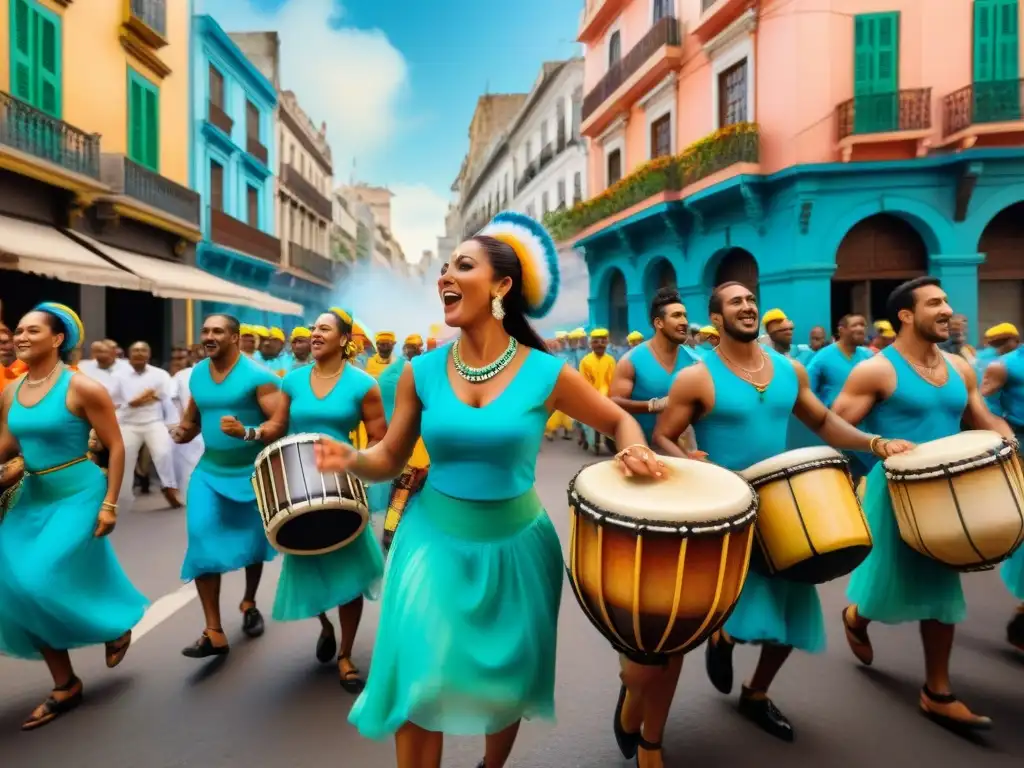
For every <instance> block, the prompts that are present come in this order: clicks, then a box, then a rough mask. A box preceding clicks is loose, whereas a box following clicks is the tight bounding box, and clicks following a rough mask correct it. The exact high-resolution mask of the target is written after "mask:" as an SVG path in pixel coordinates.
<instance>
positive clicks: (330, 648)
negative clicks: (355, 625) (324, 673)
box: [316, 627, 338, 664]
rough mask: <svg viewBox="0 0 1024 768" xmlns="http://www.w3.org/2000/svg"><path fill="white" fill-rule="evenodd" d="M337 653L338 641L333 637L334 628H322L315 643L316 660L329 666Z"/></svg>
mask: <svg viewBox="0 0 1024 768" xmlns="http://www.w3.org/2000/svg"><path fill="white" fill-rule="evenodd" d="M337 652H338V640H337V638H336V637H335V635H334V627H331V628H330V629H329V630H328V629H327V628H326V627H323V628H322V629H321V630H320V637H318V638H317V641H316V660H317V661H319V662H320V663H321V664H329V663H330V661H331V659H333V658H334V654H336V653H337Z"/></svg>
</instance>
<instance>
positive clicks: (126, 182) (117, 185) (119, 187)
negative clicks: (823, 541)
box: [100, 154, 200, 227]
mask: <svg viewBox="0 0 1024 768" xmlns="http://www.w3.org/2000/svg"><path fill="white" fill-rule="evenodd" d="M100 180H101V181H102V182H103V183H104V184H106V185H107V186H109V187H110V188H111V189H112V190H113V191H114V192H116V193H118V194H120V195H125V196H126V197H130V198H133V199H134V200H138V201H139V202H141V203H145V204H146V205H148V206H151V207H153V208H156V209H157V210H160V211H163V212H164V213H169V214H170V215H171V216H176V217H177V218H179V219H182V220H184V221H187V222H188V223H189V224H193V225H194V226H196V227H199V226H200V221H199V193H198V192H195V191H193V190H191V189H189V188H188V187H183V186H182V185H181V184H178V183H176V182H174V181H171V180H170V179H168V178H166V177H165V176H161V175H160V174H159V173H154V172H153V171H151V170H149V169H148V168H144V167H143V166H141V165H139V164H138V163H136V162H134V161H132V160H129V159H128V158H127V157H125V156H124V155H114V154H103V155H102V156H101V158H100Z"/></svg>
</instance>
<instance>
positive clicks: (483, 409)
mask: <svg viewBox="0 0 1024 768" xmlns="http://www.w3.org/2000/svg"><path fill="white" fill-rule="evenodd" d="M557 270H558V256H557V251H556V250H555V246H554V243H553V242H552V241H551V238H550V236H549V235H548V234H547V232H546V231H545V230H544V228H543V227H542V226H541V225H540V224H539V223H537V222H535V221H533V220H532V219H529V218H528V217H526V216H523V215H521V214H515V213H510V212H504V213H501V214H498V216H497V217H495V219H494V221H493V222H492V223H491V224H490V225H488V226H487V227H486V228H485V229H484V230H483V232H482V233H481V234H479V235H477V236H475V237H474V238H472V239H470V240H468V241H466V242H464V243H462V244H461V245H460V246H459V247H458V249H456V251H455V253H454V254H453V256H452V259H451V262H450V263H448V264H446V265H445V266H444V267H443V268H442V272H441V277H440V278H439V280H438V293H439V294H440V295H441V299H442V301H443V302H444V315H445V322H446V323H447V324H448V325H449V326H451V327H453V328H458V329H459V331H460V332H461V335H460V337H459V339H458V341H456V342H455V343H454V344H452V345H450V346H445V347H442V348H440V349H437V350H435V351H433V352H428V353H426V354H424V355H420V356H419V357H416V358H415V359H413V360H412V362H411V363H407V364H406V365H405V369H404V371H403V372H402V375H401V379H400V380H399V383H398V390H397V395H396V404H395V412H394V418H393V419H392V421H391V423H390V425H389V426H388V431H387V434H386V435H385V436H384V439H383V440H382V441H381V442H380V443H378V444H377V445H376V446H374V447H373V448H370V449H368V450H365V451H358V452H357V451H355V450H353V449H352V447H351V446H349V445H347V444H345V443H343V442H340V441H333V440H324V441H323V442H322V443H321V444H320V445H318V446H317V456H318V463H319V466H320V468H321V469H322V470H326V471H340V470H349V471H354V472H355V473H356V474H357V475H359V476H360V477H363V478H365V479H367V480H370V481H375V482H379V481H382V480H387V479H389V478H392V477H395V476H397V475H398V474H399V473H400V472H401V471H402V470H403V469H404V467H405V466H406V464H407V462H408V460H409V457H410V456H411V455H412V452H413V447H414V445H415V443H416V440H417V438H418V437H419V436H420V435H421V434H422V436H423V440H424V442H425V443H426V448H427V451H428V452H429V453H430V460H431V466H430V473H429V474H428V476H427V482H426V484H425V485H424V487H423V489H422V490H421V491H420V492H419V494H417V495H416V496H415V497H414V498H413V500H412V502H411V503H410V505H409V507H408V509H407V511H406V512H405V515H404V517H403V518H402V524H401V525H400V526H399V527H398V530H397V533H396V534H395V538H394V541H393V543H392V546H391V551H390V554H389V556H388V561H387V566H386V570H385V576H384V593H383V598H382V604H381V617H380V626H379V629H378V632H377V643H376V647H375V649H374V654H373V661H372V663H371V665H370V673H369V677H368V679H367V682H366V690H365V691H363V693H362V695H361V696H360V697H359V699H358V700H357V701H356V703H355V706H354V707H353V708H352V712H351V714H350V716H349V720H350V721H351V722H352V723H353V724H355V725H356V727H357V728H358V729H359V732H360V733H361V734H363V735H364V736H367V737H370V738H378V739H379V738H384V737H386V736H388V735H391V734H394V735H395V744H396V753H397V764H398V768H438V767H439V766H440V765H441V752H442V747H443V739H444V734H450V735H463V736H469V735H486V757H485V760H484V762H482V763H481V765H486V766H487V768H501V766H504V765H505V763H506V761H507V760H508V758H509V755H510V753H511V751H512V747H513V744H514V742H515V738H516V735H517V733H518V731H519V723H520V721H521V720H522V718H524V717H525V718H531V719H532V718H545V719H551V718H552V717H553V715H554V687H555V640H556V633H557V623H558V609H559V603H560V600H561V595H562V579H563V564H562V549H561V545H560V543H559V540H558V536H557V534H556V533H555V529H554V526H553V525H552V524H551V521H550V520H549V519H548V516H547V514H546V513H545V512H544V509H543V507H542V505H541V502H540V499H539V497H538V495H537V492H536V490H535V489H534V487H533V486H534V470H535V466H536V462H537V455H538V452H539V451H540V446H541V443H542V442H543V438H544V425H545V422H546V421H547V419H548V414H549V413H550V412H551V411H552V410H554V409H558V410H561V411H563V412H564V413H566V414H567V415H569V416H572V417H574V418H576V419H580V420H585V421H586V422H587V423H588V424H590V425H592V426H594V427H596V428H597V429H598V430H599V431H601V432H604V433H606V434H612V435H614V436H615V438H616V440H617V441H618V442H619V444H620V445H626V446H630V447H629V448H628V449H627V450H625V451H623V452H621V454H620V458H621V461H620V466H622V467H623V469H624V470H626V471H628V472H630V473H633V474H635V475H642V476H653V475H656V474H660V473H661V466H660V464H659V462H658V461H657V458H656V456H655V455H654V453H653V452H652V451H650V450H649V449H648V448H647V447H646V445H644V443H643V433H642V432H641V430H640V427H639V426H638V425H637V423H636V421H634V420H633V419H632V418H630V416H629V415H628V414H626V413H625V411H623V410H622V409H621V408H619V407H618V406H616V405H615V404H614V403H612V401H611V400H609V399H608V398H606V397H602V396H601V395H599V394H598V393H597V391H596V390H594V389H593V388H592V387H591V386H590V385H588V384H587V383H586V381H584V379H583V377H582V376H581V375H580V374H579V373H578V372H576V371H574V370H572V369H571V368H569V367H568V366H566V365H565V363H564V362H563V361H562V360H560V359H559V358H557V357H555V356H554V355H550V354H548V353H547V351H546V348H545V344H544V341H543V339H541V338H540V337H539V336H538V335H537V333H536V332H535V331H534V330H533V328H532V327H531V326H530V324H529V322H528V321H527V315H526V313H527V312H529V313H530V315H531V316H535V317H539V316H543V315H544V314H546V313H547V312H548V311H550V308H551V306H552V304H553V303H554V300H555V296H556V294H557V289H558V271H557ZM524 276H525V278H526V279H524Z"/></svg>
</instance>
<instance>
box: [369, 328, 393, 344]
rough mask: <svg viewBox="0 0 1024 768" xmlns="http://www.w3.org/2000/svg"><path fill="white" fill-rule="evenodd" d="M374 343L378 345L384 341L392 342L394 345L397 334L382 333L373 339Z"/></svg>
mask: <svg viewBox="0 0 1024 768" xmlns="http://www.w3.org/2000/svg"><path fill="white" fill-rule="evenodd" d="M373 339H374V341H375V342H377V343H378V344H379V343H380V342H382V341H390V342H391V343H392V344H394V343H395V334H393V333H392V332H391V331H380V332H378V333H377V335H376V336H374V337H373Z"/></svg>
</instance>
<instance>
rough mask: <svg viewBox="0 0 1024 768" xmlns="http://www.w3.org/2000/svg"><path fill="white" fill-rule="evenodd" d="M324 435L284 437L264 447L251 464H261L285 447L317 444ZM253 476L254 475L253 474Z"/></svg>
mask: <svg viewBox="0 0 1024 768" xmlns="http://www.w3.org/2000/svg"><path fill="white" fill-rule="evenodd" d="M323 437H324V435H322V434H321V433H319V432H300V433H299V434H297V435H285V436H284V437H282V438H279V439H277V440H275V441H274V442H272V443H271V444H270V445H268V446H267V447H265V448H264V449H263V450H262V451H260V452H259V453H258V454H256V459H255V460H254V461H253V464H262V463H263V462H264V461H266V460H267V457H269V456H270V454H271V452H273V451H276V450H279V449H281V448H284V447H285V446H286V445H301V444H304V443H317V442H319V441H320V440H321V439H323ZM253 474H255V473H253Z"/></svg>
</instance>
